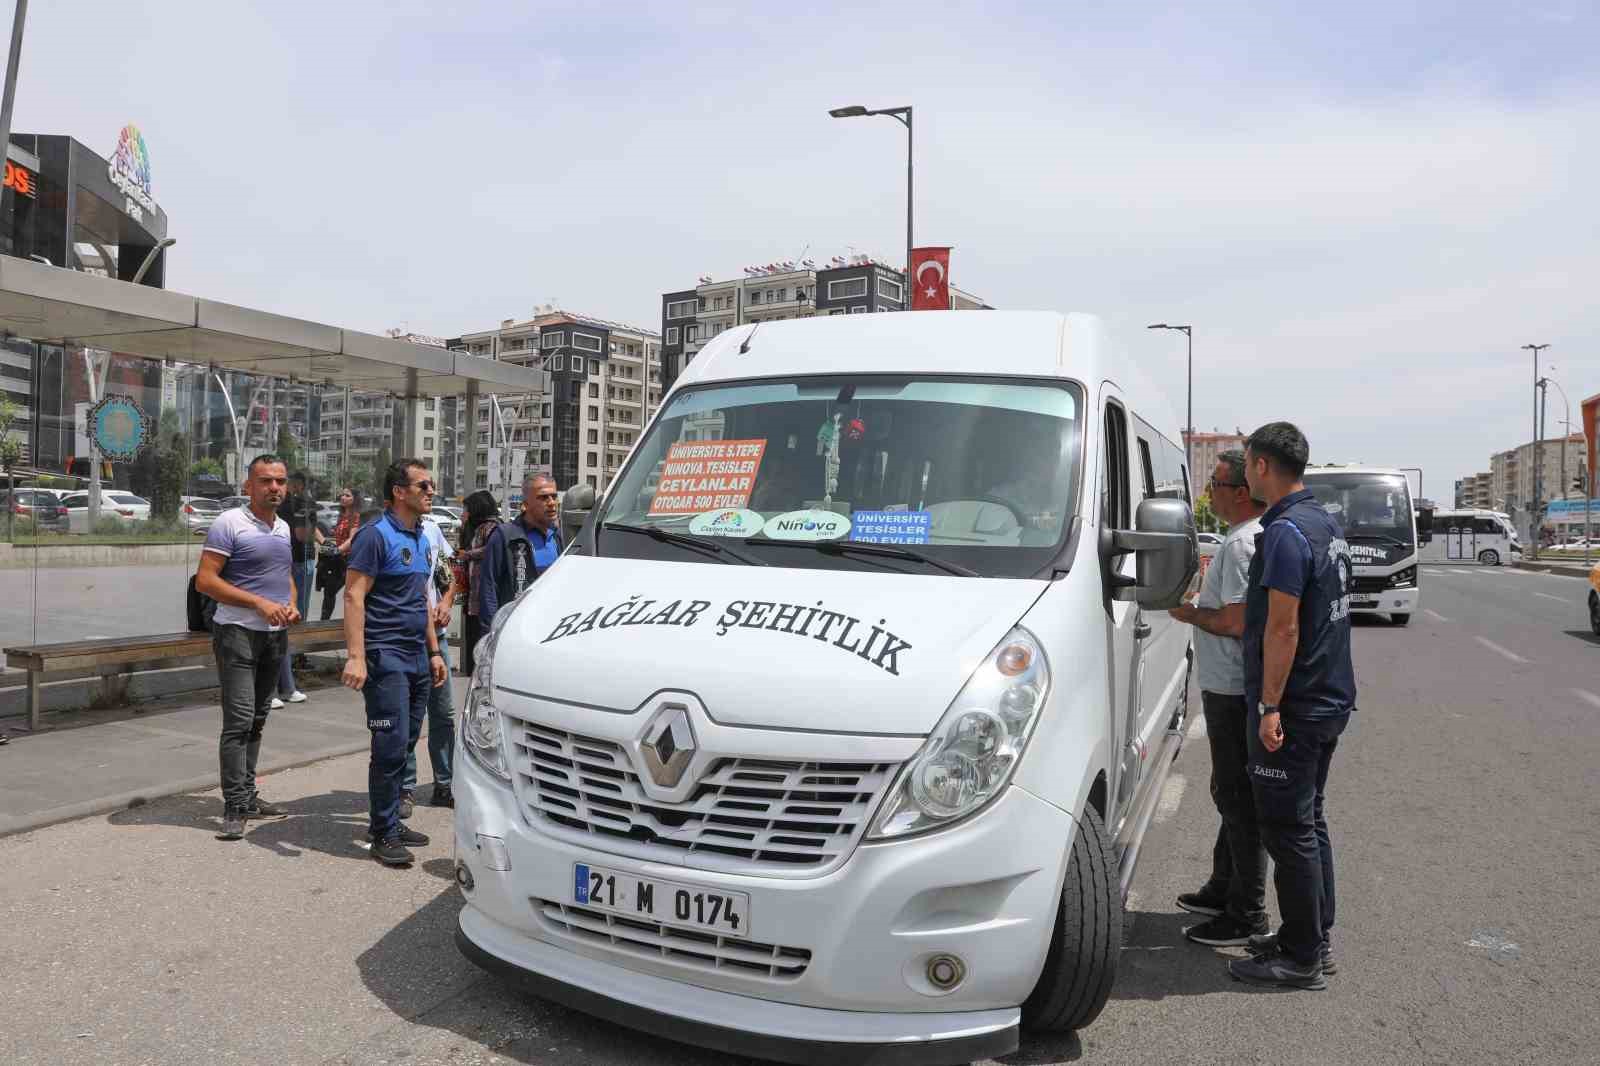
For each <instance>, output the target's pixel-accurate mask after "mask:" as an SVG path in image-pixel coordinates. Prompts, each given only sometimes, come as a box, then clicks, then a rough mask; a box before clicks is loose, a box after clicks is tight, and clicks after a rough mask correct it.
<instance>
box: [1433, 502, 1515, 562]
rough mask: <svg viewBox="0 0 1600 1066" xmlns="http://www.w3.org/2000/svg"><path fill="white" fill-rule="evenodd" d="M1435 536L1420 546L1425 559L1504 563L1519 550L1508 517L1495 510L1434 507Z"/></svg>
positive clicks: (1509, 560)
mask: <svg viewBox="0 0 1600 1066" xmlns="http://www.w3.org/2000/svg"><path fill="white" fill-rule="evenodd" d="M1433 532H1434V536H1433V539H1432V540H1431V541H1429V542H1428V543H1427V545H1426V546H1424V547H1423V549H1422V561H1423V562H1425V563H1474V562H1475V563H1482V564H1483V565H1484V566H1504V565H1506V564H1507V563H1509V562H1511V555H1512V553H1513V552H1516V553H1519V554H1520V553H1521V551H1522V544H1521V542H1519V541H1518V540H1517V533H1516V530H1514V529H1512V528H1511V520H1510V519H1509V518H1508V517H1507V516H1506V515H1503V514H1500V513H1499V512H1496V511H1483V510H1477V509H1468V510H1452V511H1443V510H1440V511H1435V512H1434V513H1433Z"/></svg>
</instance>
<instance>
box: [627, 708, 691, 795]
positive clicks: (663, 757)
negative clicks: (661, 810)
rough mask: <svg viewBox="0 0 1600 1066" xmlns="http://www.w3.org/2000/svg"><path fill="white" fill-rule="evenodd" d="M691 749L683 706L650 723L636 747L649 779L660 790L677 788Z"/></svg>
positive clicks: (689, 731)
mask: <svg viewBox="0 0 1600 1066" xmlns="http://www.w3.org/2000/svg"><path fill="white" fill-rule="evenodd" d="M694 750H695V748H694V730H693V729H691V728H690V727H689V712H688V711H686V710H684V709H683V708H682V707H674V708H671V713H670V714H668V715H667V716H666V717H664V718H657V719H656V720H655V721H654V722H653V723H651V725H650V727H649V729H648V730H647V731H646V732H645V735H644V741H643V743H641V744H640V745H639V751H640V753H641V754H642V755H643V756H644V765H645V769H646V770H648V771H650V779H651V780H652V781H654V782H655V783H656V784H657V785H659V786H661V787H662V788H676V787H677V784H678V782H679V781H681V780H683V773H684V771H685V770H687V769H688V768H689V762H690V760H691V759H693V758H694Z"/></svg>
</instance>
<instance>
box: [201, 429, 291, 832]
mask: <svg viewBox="0 0 1600 1066" xmlns="http://www.w3.org/2000/svg"><path fill="white" fill-rule="evenodd" d="M287 482H288V471H287V470H286V469H285V468H284V465H283V460H281V459H279V458H278V457H277V456H276V455H258V456H256V457H255V458H254V459H252V460H251V461H250V468H249V470H248V472H247V474H246V481H245V493H246V495H248V496H249V497H250V505H249V506H248V507H234V508H230V509H229V510H227V511H224V512H223V513H222V514H221V515H220V516H219V517H218V518H217V520H216V521H215V522H213V523H212V524H211V530H210V532H208V533H207V534H206V542H205V547H204V548H203V550H202V551H201V553H200V569H199V571H198V572H197V573H196V574H195V589H196V591H198V592H200V593H202V594H204V595H206V596H210V597H211V598H212V599H213V600H216V601H217V612H216V615H215V617H214V618H213V619H212V622H211V649H212V651H213V652H214V653H215V654H216V657H217V679H218V682H219V683H220V684H221V686H222V741H221V744H220V745H219V755H220V762H221V766H222V803H223V809H222V834H221V839H223V840H238V839H239V838H240V837H242V836H244V823H245V819H247V818H266V817H272V816H275V815H280V814H284V813H285V811H284V810H283V809H282V808H281V807H275V806H273V805H272V804H270V803H268V802H267V801H266V800H263V799H262V798H261V797H260V796H259V795H257V794H256V755H257V753H258V752H260V750H261V731H262V729H263V728H264V727H265V726H266V724H267V713H268V712H269V711H270V710H271V707H272V692H273V689H274V688H275V687H276V686H277V682H278V665H279V663H281V662H282V661H283V658H284V656H285V655H286V654H287V653H288V635H287V634H286V633H285V632H284V627H285V626H288V625H291V624H292V623H295V622H298V621H299V620H300V612H299V611H298V610H297V609H296V608H295V588H294V577H293V575H292V574H291V572H290V566H291V562H292V550H291V548H290V541H289V524H288V523H287V522H285V521H284V520H283V519H281V518H279V517H278V505H279V504H281V503H283V497H284V492H285V490H286V488H287Z"/></svg>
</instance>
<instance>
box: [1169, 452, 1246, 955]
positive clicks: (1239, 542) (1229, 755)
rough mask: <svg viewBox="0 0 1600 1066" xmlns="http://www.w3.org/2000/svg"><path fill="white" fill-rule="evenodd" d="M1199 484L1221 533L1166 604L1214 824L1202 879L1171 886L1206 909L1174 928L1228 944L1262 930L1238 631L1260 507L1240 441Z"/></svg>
mask: <svg viewBox="0 0 1600 1066" xmlns="http://www.w3.org/2000/svg"><path fill="white" fill-rule="evenodd" d="M1209 491H1210V494H1211V510H1212V512H1213V513H1214V514H1216V516H1217V517H1218V518H1220V519H1222V520H1223V521H1224V522H1226V523H1228V534H1227V536H1226V537H1225V538H1223V541H1222V545H1221V546H1220V547H1219V548H1217V554H1216V558H1214V559H1212V561H1211V565H1210V567H1208V568H1207V569H1206V576H1205V578H1204V580H1203V581H1202V582H1201V584H1200V594H1199V596H1197V597H1196V598H1195V600H1194V601H1193V602H1192V603H1186V604H1184V605H1183V606H1182V607H1176V608H1173V610H1172V611H1171V614H1172V617H1173V618H1175V619H1177V620H1178V621H1180V622H1187V623H1189V624H1190V625H1192V626H1193V627H1194V659H1195V674H1196V680H1198V681H1199V683H1200V700H1201V705H1202V706H1203V707H1204V709H1205V716H1206V738H1207V740H1209V741H1210V743H1211V798H1212V800H1213V801H1214V802H1215V803H1216V805H1217V813H1218V814H1220V815H1221V816H1222V827H1221V829H1219V830H1218V832H1217V843H1216V846H1215V847H1214V848H1213V849H1212V853H1211V877H1210V879H1209V880H1208V881H1206V883H1205V884H1204V885H1203V886H1201V888H1200V889H1199V891H1196V892H1185V893H1184V894H1183V895H1181V896H1179V897H1178V906H1180V907H1182V908H1183V909H1184V910H1186V911H1189V912H1190V913H1192V914H1200V915H1205V916H1207V917H1208V918H1209V920H1208V921H1204V922H1200V923H1199V924H1197V925H1192V926H1190V927H1189V928H1187V929H1185V930H1184V931H1183V933H1184V935H1185V936H1187V937H1188V938H1189V939H1190V940H1193V941H1195V942H1196V943H1200V944H1210V945H1212V946H1216V947H1230V946H1240V945H1247V944H1249V942H1250V937H1251V936H1252V935H1256V934H1262V933H1265V932H1267V909H1266V905H1267V852H1266V849H1265V848H1264V847H1263V846H1262V843H1261V832H1260V830H1259V829H1258V827H1257V825H1256V807H1255V796H1254V794H1253V793H1252V792H1251V789H1250V776H1249V773H1248V771H1247V764H1248V763H1249V760H1250V747H1249V737H1248V735H1247V731H1248V729H1249V714H1248V713H1247V712H1248V708H1247V707H1246V706H1245V698H1244V645H1243V642H1242V640H1241V639H1240V638H1241V637H1242V636H1243V634H1244V610H1245V598H1246V593H1247V592H1248V590H1249V587H1250V580H1249V574H1250V559H1251V557H1253V556H1254V555H1255V552H1256V534H1258V533H1260V532H1261V514H1262V512H1263V511H1265V510H1266V507H1265V505H1263V504H1260V503H1257V502H1256V501H1255V500H1253V499H1251V498H1250V486H1249V485H1247V484H1246V483H1245V460H1244V452H1242V451H1236V450H1235V451H1226V452H1223V453H1222V454H1220V455H1218V456H1217V466H1216V469H1215V470H1214V471H1212V474H1211V486H1210V489H1209Z"/></svg>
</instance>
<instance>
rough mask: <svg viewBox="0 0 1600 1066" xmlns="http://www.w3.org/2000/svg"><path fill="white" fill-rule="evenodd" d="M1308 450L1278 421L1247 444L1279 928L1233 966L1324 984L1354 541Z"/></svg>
mask: <svg viewBox="0 0 1600 1066" xmlns="http://www.w3.org/2000/svg"><path fill="white" fill-rule="evenodd" d="M1309 456H1310V448H1309V446H1308V445H1307V444H1306V438H1305V435H1304V434H1303V433H1301V432H1300V430H1299V429H1297V428H1295V427H1294V426H1292V425H1290V424H1289V423H1287V422H1272V423H1269V424H1267V425H1265V426H1262V427H1261V428H1260V429H1258V430H1256V431H1255V432H1254V433H1252V434H1251V435H1250V437H1249V438H1248V439H1247V440H1246V442H1245V458H1246V462H1245V479H1246V480H1247V481H1248V482H1249V483H1250V494H1251V495H1252V496H1254V497H1255V498H1256V499H1259V500H1263V501H1265V502H1266V504H1267V511H1266V513H1265V514H1264V515H1262V516H1261V529H1262V532H1261V535H1260V537H1259V538H1258V540H1257V547H1256V555H1255V558H1254V559H1252V560H1251V562H1250V590H1249V593H1248V595H1247V598H1246V601H1245V620H1244V671H1245V699H1246V701H1247V703H1248V706H1249V707H1250V708H1251V711H1250V726H1251V728H1250V782H1251V786H1252V788H1253V789H1254V792H1255V800H1256V816H1257V821H1258V824H1259V825H1260V828H1261V839H1262V842H1263V843H1264V844H1265V845H1266V847H1267V853H1268V854H1269V855H1271V856H1272V861H1273V863H1274V864H1275V865H1276V867H1277V869H1276V871H1275V873H1274V875H1273V882H1274V884H1275V885H1276V886H1277V890H1278V910H1279V912H1280V913H1281V914H1282V915H1283V924H1282V925H1281V926H1280V927H1279V928H1278V931H1277V932H1276V933H1269V934H1266V935H1265V936H1260V937H1253V938H1251V942H1250V946H1251V949H1252V951H1255V952H1257V953H1258V954H1256V955H1254V956H1253V957H1251V958H1248V959H1237V960H1235V961H1233V962H1231V963H1229V964H1228V970H1229V972H1231V973H1232V974H1233V976H1234V977H1236V978H1238V979H1240V980H1242V981H1250V982H1253V983H1256V984H1265V985H1275V986H1278V987H1288V988H1308V989H1322V988H1326V987H1327V986H1328V984H1327V980H1326V978H1325V975H1326V974H1330V973H1332V972H1334V963H1333V947H1332V943H1331V941H1330V939H1329V936H1330V934H1331V932H1332V930H1333V919H1334V890H1333V845H1332V843H1331V841H1330V839H1329V837H1328V822H1327V818H1326V817H1325V815H1324V810H1323V796H1324V793H1325V791H1326V788H1327V784H1328V767H1329V765H1330V764H1331V763H1332V761H1333V752H1334V749H1335V748H1336V747H1338V744H1339V735H1340V734H1341V733H1343V732H1344V730H1345V726H1346V725H1347V724H1348V723H1349V721H1350V714H1351V712H1352V711H1354V710H1355V702H1356V679H1355V669H1354V667H1353V666H1352V665H1351V662H1350V548H1349V545H1347V544H1346V543H1345V540H1344V530H1343V529H1342V528H1341V527H1340V525H1339V523H1338V522H1337V521H1336V520H1335V519H1334V518H1333V516H1332V515H1330V514H1329V513H1328V512H1327V511H1326V510H1325V509H1324V508H1323V506H1322V504H1320V503H1318V502H1317V498H1316V496H1315V495H1313V494H1312V493H1311V492H1310V490H1308V489H1307V488H1306V487H1305V484H1304V482H1303V481H1301V475H1302V474H1304V473H1305V468H1306V460H1307V459H1308V458H1309Z"/></svg>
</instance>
